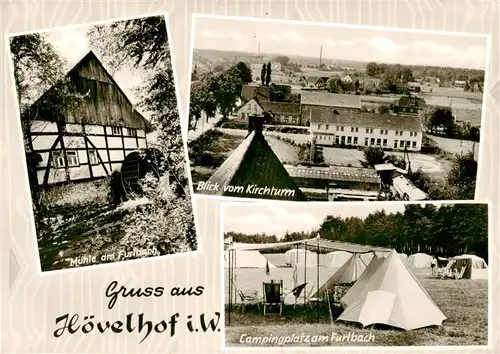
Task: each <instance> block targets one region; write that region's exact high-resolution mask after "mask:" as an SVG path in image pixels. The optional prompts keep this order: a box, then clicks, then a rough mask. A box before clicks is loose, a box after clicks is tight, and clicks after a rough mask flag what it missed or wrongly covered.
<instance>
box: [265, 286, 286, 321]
mask: <svg viewBox="0 0 500 354" xmlns="http://www.w3.org/2000/svg"><path fill="white" fill-rule="evenodd" d="M262 293H263V294H264V299H263V301H262V302H263V305H264V316H265V315H266V309H267V308H268V307H271V308H273V307H278V308H279V311H280V316H281V315H282V314H283V304H284V300H285V299H284V296H283V280H280V281H279V282H275V281H272V280H271V282H270V283H263V292H262Z"/></svg>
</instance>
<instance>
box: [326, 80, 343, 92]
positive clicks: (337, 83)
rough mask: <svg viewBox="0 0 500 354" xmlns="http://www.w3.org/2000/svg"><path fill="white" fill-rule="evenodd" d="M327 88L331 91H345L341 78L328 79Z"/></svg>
mask: <svg viewBox="0 0 500 354" xmlns="http://www.w3.org/2000/svg"><path fill="white" fill-rule="evenodd" d="M326 89H327V90H328V92H330V93H344V89H343V88H342V80H340V78H335V77H331V78H329V79H328V80H327V81H326Z"/></svg>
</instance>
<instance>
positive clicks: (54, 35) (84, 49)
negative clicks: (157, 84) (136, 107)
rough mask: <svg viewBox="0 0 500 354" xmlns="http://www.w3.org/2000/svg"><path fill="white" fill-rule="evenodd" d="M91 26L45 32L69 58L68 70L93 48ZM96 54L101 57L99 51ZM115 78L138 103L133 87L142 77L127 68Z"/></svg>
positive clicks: (64, 55)
mask: <svg viewBox="0 0 500 354" xmlns="http://www.w3.org/2000/svg"><path fill="white" fill-rule="evenodd" d="M91 27H92V26H89V25H83V26H72V27H64V28H58V29H55V30H51V31H48V32H44V33H45V34H46V35H47V40H48V41H49V43H51V44H52V45H53V46H54V47H55V49H56V51H57V52H58V53H59V55H60V56H61V57H62V58H64V59H66V60H67V62H68V66H69V67H68V70H69V69H71V68H72V67H73V66H74V65H75V64H76V63H78V61H80V59H82V58H83V57H84V56H85V54H87V53H88V52H89V51H90V50H91V49H92V48H91V47H90V43H89V41H88V39H87V31H88V30H89V29H90V28H91ZM96 55H97V57H99V55H98V54H97V53H96ZM103 65H104V66H105V67H106V64H105V63H103ZM108 71H109V70H108ZM113 78H114V79H115V81H116V82H117V84H118V85H119V86H120V88H121V89H122V90H123V91H124V92H125V94H126V95H127V97H128V98H129V99H130V101H132V103H133V104H136V103H137V98H136V97H135V94H134V91H133V89H134V87H137V86H138V85H140V83H141V77H140V76H139V75H137V74H134V73H132V72H130V71H129V70H126V69H125V70H121V71H119V72H117V73H115V74H114V75H113Z"/></svg>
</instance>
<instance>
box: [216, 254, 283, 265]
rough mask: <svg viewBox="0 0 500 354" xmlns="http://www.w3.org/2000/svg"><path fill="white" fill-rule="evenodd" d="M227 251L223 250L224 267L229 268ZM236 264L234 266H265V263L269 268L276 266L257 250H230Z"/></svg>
mask: <svg viewBox="0 0 500 354" xmlns="http://www.w3.org/2000/svg"><path fill="white" fill-rule="evenodd" d="M228 252H229V251H225V252H224V267H225V268H229V254H228ZM231 252H233V253H232V257H234V259H235V262H236V264H235V265H234V267H235V268H265V267H266V263H268V264H269V268H276V266H275V265H274V264H272V263H271V262H268V261H267V259H266V257H264V256H263V255H262V254H261V253H260V252H259V251H231Z"/></svg>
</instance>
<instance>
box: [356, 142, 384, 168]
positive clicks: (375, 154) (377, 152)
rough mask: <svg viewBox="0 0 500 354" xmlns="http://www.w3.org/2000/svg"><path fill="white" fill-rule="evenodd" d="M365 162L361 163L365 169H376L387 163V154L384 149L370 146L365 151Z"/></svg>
mask: <svg viewBox="0 0 500 354" xmlns="http://www.w3.org/2000/svg"><path fill="white" fill-rule="evenodd" d="M363 156H364V160H363V161H360V162H361V165H363V167H374V166H375V165H378V164H382V163H384V162H385V153H384V150H383V149H382V148H379V147H373V146H369V147H367V148H366V149H364V151H363Z"/></svg>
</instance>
